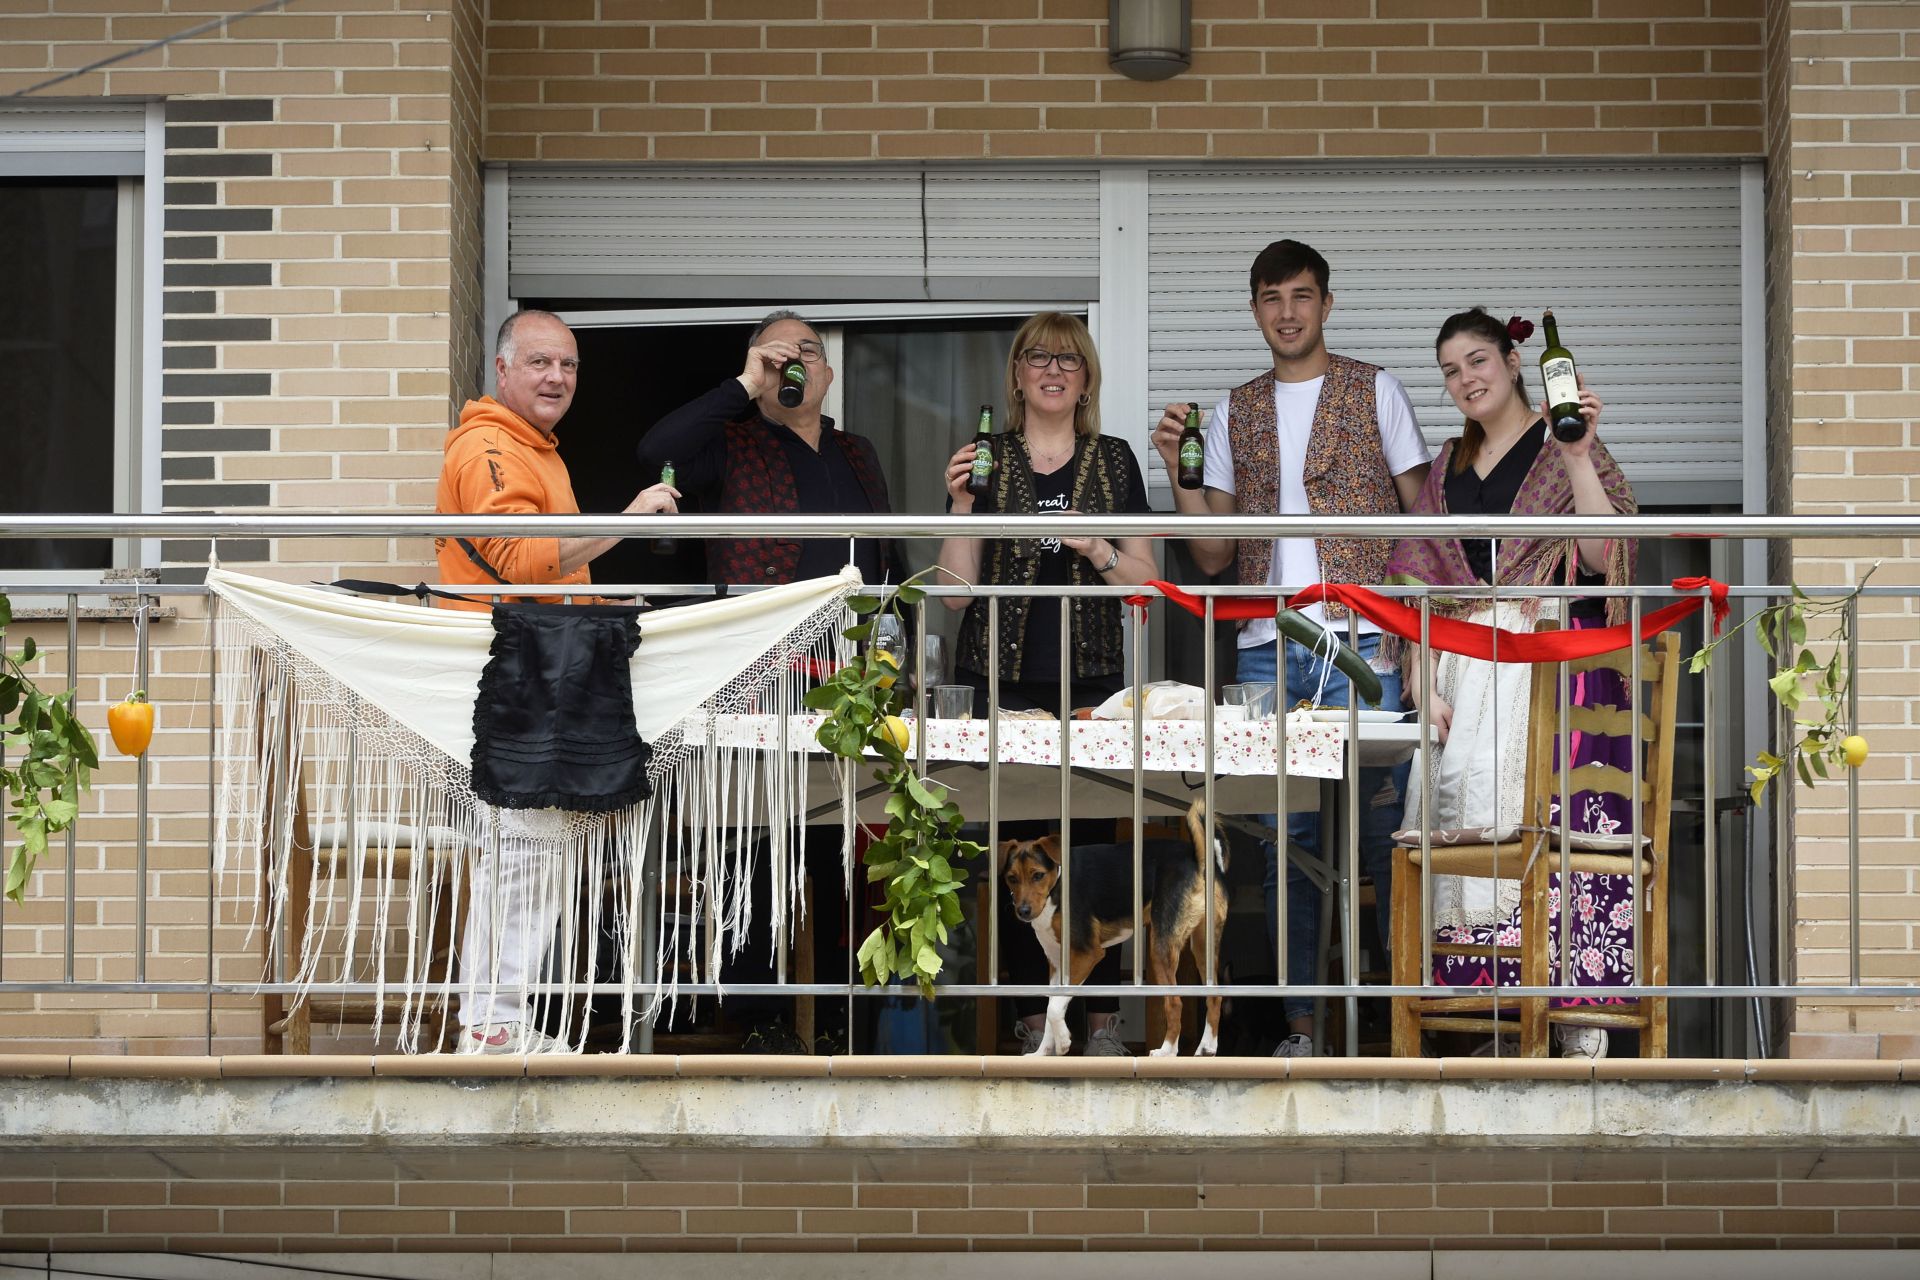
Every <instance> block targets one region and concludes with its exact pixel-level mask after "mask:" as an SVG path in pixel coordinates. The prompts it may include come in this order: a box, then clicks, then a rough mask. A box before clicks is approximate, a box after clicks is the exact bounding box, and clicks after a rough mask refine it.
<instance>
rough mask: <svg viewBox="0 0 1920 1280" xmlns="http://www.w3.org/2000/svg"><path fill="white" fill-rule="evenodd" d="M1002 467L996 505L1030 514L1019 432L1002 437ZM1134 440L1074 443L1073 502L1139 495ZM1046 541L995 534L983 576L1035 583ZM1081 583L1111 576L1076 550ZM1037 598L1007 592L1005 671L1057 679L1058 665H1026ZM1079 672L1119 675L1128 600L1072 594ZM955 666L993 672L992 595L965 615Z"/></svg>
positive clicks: (1120, 506) (1100, 505)
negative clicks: (1123, 604) (1130, 446)
mask: <svg viewBox="0 0 1920 1280" xmlns="http://www.w3.org/2000/svg"><path fill="white" fill-rule="evenodd" d="M999 448H1000V457H1001V459H1002V466H1001V467H1000V469H999V471H998V472H996V473H995V480H994V491H993V508H992V509H993V510H995V511H1000V512H1005V513H1008V514H1019V515H1027V514H1031V513H1032V512H1033V511H1034V510H1035V509H1036V508H1035V506H1034V493H1033V467H1032V464H1031V462H1030V461H1029V460H1028V457H1027V449H1026V444H1025V441H1024V440H1022V439H1021V438H1019V437H1018V436H1017V435H1016V434H1015V433H1014V432H1011V431H1009V432H1005V433H1003V434H1002V435H1001V436H1000V444H999ZM1127 453H1128V450H1127V442H1126V441H1124V440H1120V439H1118V438H1115V437H1112V436H1081V437H1080V438H1079V439H1078V440H1077V441H1075V442H1074V447H1073V461H1072V462H1071V463H1070V464H1068V465H1070V466H1071V467H1072V468H1073V509H1074V510H1075V511H1081V512H1086V513H1090V514H1105V513H1108V512H1116V511H1125V510H1126V509H1127V505H1128V503H1129V502H1131V501H1132V498H1133V494H1132V493H1131V491H1130V484H1131V475H1132V469H1131V468H1130V467H1129V466H1128V465H1127ZM1040 554H1041V553H1040V544H1039V540H1038V539H1034V538H989V539H987V540H986V542H985V545H984V546H983V547H982V548H981V557H980V581H981V582H982V583H983V584H987V585H990V586H1022V587H1024V586H1031V585H1033V583H1034V582H1035V581H1037V580H1038V579H1039V577H1040ZM1068 572H1069V574H1070V575H1071V579H1072V583H1073V585H1074V586H1076V587H1083V586H1099V585H1101V583H1102V581H1103V579H1102V578H1101V577H1100V575H1099V574H1098V573H1096V572H1095V571H1094V568H1093V566H1092V565H1091V564H1089V563H1088V562H1087V558H1086V557H1085V556H1081V555H1076V556H1074V557H1073V559H1072V564H1071V567H1070V568H1069V570H1068ZM1032 603H1033V602H1032V600H1031V599H1030V598H1029V597H1026V596H1002V597H1001V598H1000V678H1001V679H1002V680H1008V681H1017V680H1025V679H1035V680H1054V679H1058V673H1057V672H1053V671H1035V672H1026V671H1025V670H1024V669H1023V667H1022V662H1023V659H1024V655H1025V652H1026V635H1027V617H1028V615H1029V613H1030V612H1031V608H1032ZM1071 603H1072V609H1073V617H1072V621H1071V622H1070V623H1069V624H1068V625H1069V626H1070V627H1071V629H1072V643H1073V677H1074V679H1076V680H1086V679H1090V678H1092V677H1094V676H1104V675H1111V674H1113V673H1114V672H1116V671H1119V670H1120V669H1121V667H1122V665H1123V660H1122V642H1121V636H1120V625H1121V611H1120V601H1118V600H1110V599H1109V600H1101V599H1094V598H1090V597H1086V596H1074V597H1072V598H1071ZM955 665H957V666H961V667H965V668H966V669H967V670H969V671H978V672H982V673H984V672H986V671H987V669H988V668H987V602H986V601H985V600H975V601H973V603H971V604H969V605H968V606H967V613H966V617H965V618H963V619H962V620H961V622H960V638H959V646H958V657H957V659H956V663H955Z"/></svg>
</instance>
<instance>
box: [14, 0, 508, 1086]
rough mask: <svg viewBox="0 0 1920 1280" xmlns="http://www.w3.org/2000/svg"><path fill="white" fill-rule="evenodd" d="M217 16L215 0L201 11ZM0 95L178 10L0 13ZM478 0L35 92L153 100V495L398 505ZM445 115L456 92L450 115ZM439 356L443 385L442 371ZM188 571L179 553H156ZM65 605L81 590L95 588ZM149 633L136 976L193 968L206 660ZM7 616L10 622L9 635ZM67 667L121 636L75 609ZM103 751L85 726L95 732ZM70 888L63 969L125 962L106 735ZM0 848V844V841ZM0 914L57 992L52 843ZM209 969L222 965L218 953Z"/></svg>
mask: <svg viewBox="0 0 1920 1280" xmlns="http://www.w3.org/2000/svg"><path fill="white" fill-rule="evenodd" d="M239 7H242V6H226V8H227V9H233V8H239ZM0 9H3V10H4V11H0V49H4V50H5V57H4V59H0V93H10V92H14V91H16V90H19V89H23V88H25V87H27V86H29V85H32V84H35V83H38V82H40V81H43V80H46V79H48V78H50V77H51V76H53V75H56V74H58V73H60V72H61V71H64V70H67V69H71V68H74V67H78V66H80V65H82V64H84V63H87V62H90V61H93V60H96V59H99V58H103V57H106V56H108V55H111V54H114V53H117V52H121V51H124V50H127V49H131V48H133V47H135V46H137V45H139V44H142V43H144V42H147V41H150V40H154V39H158V38H161V37H164V36H167V35H171V34H174V33H177V32H179V31H181V30H183V29H185V28H187V27H190V26H193V25H195V24H197V23H200V22H202V21H204V20H205V19H206V17H207V16H208V12H209V7H208V6H207V5H204V4H197V3H195V4H181V3H179V2H178V0H123V2H121V3H113V2H111V0H108V2H106V3H91V4H84V5H81V4H68V3H66V2H65V0H45V2H43V3H38V4H33V5H25V4H10V5H6V6H0ZM480 23H481V14H480V8H479V6H477V5H475V4H471V3H458V4H456V3H455V0H337V2H329V0H302V3H300V4H298V5H296V6H293V7H292V9H291V10H289V11H287V12H283V13H276V14H270V15H263V16H260V17H254V18H248V19H245V20H244V21H241V22H238V23H235V24H233V25H232V26H230V27H229V28H228V29H227V30H226V31H225V32H224V33H220V34H212V35H205V36H200V37H197V38H194V39H192V40H187V41H183V42H181V43H178V44H174V45H171V46H169V47H167V48H164V49H161V50H158V51H154V52H150V53H146V54H142V55H140V56H139V57H136V58H133V59H130V60H128V61H126V62H122V63H117V64H115V65H114V66H112V67H109V68H107V69H105V70H102V71H98V72H94V73H90V74H88V75H86V76H82V77H80V78H78V79H75V80H71V81H68V82H66V83H64V84H62V85H60V86H58V87H57V88H55V89H54V90H52V91H50V93H49V94H47V95H43V96H50V97H65V98H77V99H87V98H95V97H101V96H114V97H121V98H142V97H162V98H164V99H165V100H166V121H167V124H166V159H165V183H164V187H163V190H161V191H158V192H149V193H148V199H149V200H150V201H155V202H158V203H159V204H160V205H161V206H162V213H161V216H162V218H163V220H164V227H165V231H166V241H165V245H166V250H165V251H166V263H165V267H164V277H165V297H164V299H163V308H164V325H163V331H162V340H163V343H164V348H163V356H162V363H163V377H164V382H163V396H164V399H163V404H162V408H161V417H162V422H163V428H162V441H161V445H162V449H163V459H162V473H163V476H164V480H165V489H164V493H165V499H164V500H165V502H166V504H167V506H168V508H169V509H173V510H203V509H219V510H222V511H246V510H287V509H299V508H308V509H321V510H329V511H333V510H353V509H371V510H421V509H426V508H429V507H430V506H431V503H432V487H431V486H432V484H433V480H434V476H435V475H436V473H437V471H438V466H439V457H440V448H441V442H442V439H443V436H444V434H445V430H446V427H447V424H448V422H449V420H450V417H451V412H452V406H453V405H454V404H455V403H456V402H457V399H458V398H460V397H463V396H464V395H465V393H466V391H467V389H468V387H469V386H470V383H471V372H470V371H471V370H473V369H474V368H476V367H477V365H478V362H479V351H480V343H479V332H478V326H479V316H480V302H479V269H480V247H479V246H480V233H479V218H480V200H479V171H478V151H479V140H478V139H479V129H480V105H479V58H480V44H481V26H480ZM456 107H457V108H458V110H457V112H456ZM456 371H458V373H456ZM220 550H221V556H222V559H223V560H224V561H226V562H227V563H236V562H247V561H254V560H265V559H268V558H272V559H274V560H276V561H277V562H279V563H281V564H284V565H288V566H290V569H289V570H288V572H291V573H293V574H295V575H297V576H299V577H303V578H307V577H322V576H334V573H335V571H336V570H346V571H349V572H351V571H353V570H355V569H356V568H368V567H372V568H374V569H375V570H377V573H378V576H382V577H386V576H391V574H392V572H393V570H392V566H393V565H394V564H395V563H396V562H401V563H405V562H409V561H411V562H415V563H423V562H425V561H426V559H427V555H426V551H425V548H424V546H414V545H410V544H406V543H399V544H396V543H393V542H390V541H387V540H358V541H356V540H350V539H330V540H307V541H301V542H293V541H289V542H284V543H281V544H279V545H278V546H271V545H269V544H268V543H266V542H264V541H257V540H233V541H223V542H222V544H221V548H220ZM163 553H164V554H165V555H166V557H167V558H168V559H169V560H170V561H172V562H174V563H175V564H177V565H178V566H179V568H178V570H177V571H176V573H175V576H178V577H188V578H191V577H196V576H197V573H198V567H199V566H200V565H202V564H204V563H205V556H206V546H205V544H204V543H203V542H191V541H183V542H177V543H168V544H167V545H166V546H165V547H163ZM101 603H102V601H100V600H97V599H88V600H85V601H83V604H85V605H87V606H94V605H98V604H101ZM173 603H175V604H178V605H179V607H180V609H181V617H180V619H179V620H178V621H168V622H160V623H157V624H155V626H154V629H153V639H154V645H155V648H154V659H153V661H154V671H155V676H154V678H153V679H151V680H150V681H149V682H148V688H149V691H150V692H151V693H152V694H153V696H154V699H155V701H156V702H159V703H160V704H161V708H160V717H161V725H162V730H161V733H160V735H159V738H158V740H157V743H156V746H155V749H154V753H153V761H154V781H155V784H156V790H155V792H154V797H153V817H152V821H151V824H150V828H149V837H150V842H151V847H150V855H149V856H150V866H151V870H150V877H149V887H150V889H151V892H152V894H153V897H154V900H153V902H152V907H151V915H150V926H151V931H150V934H149V946H148V950H149V954H150V955H151V956H152V957H153V959H152V960H151V961H150V963H149V968H148V976H149V977H150V978H154V979H175V980H194V981H197V980H199V979H201V978H202V977H204V974H205V962H204V959H203V957H204V955H205V950H206V937H207V934H206V928H207V925H206V910H207V908H206V900H207V871H206V865H207V835H206V818H205V814H206V806H207V777H206V774H207V766H206V759H207V736H206V710H205V707H206V701H205V699H206V689H205V680H204V676H205V673H206V671H207V663H208V657H207V650H206V647H205V644H204V627H203V623H202V621H201V617H202V615H201V611H200V609H199V604H198V602H197V601H195V600H192V599H188V600H185V601H184V602H181V601H177V600H176V601H173ZM25 632H26V628H23V627H15V628H14V629H13V631H12V634H11V635H10V636H9V639H10V640H12V641H13V642H15V644H16V645H17V643H18V641H19V639H20V638H21V636H22V635H23V634H25ZM35 635H36V638H37V639H38V640H39V641H40V642H41V644H42V645H43V646H46V647H47V654H46V656H45V657H44V658H43V659H42V660H41V661H40V662H39V663H38V664H37V670H36V675H37V677H38V678H39V679H41V680H42V681H43V682H45V683H46V684H48V685H49V686H50V687H59V686H61V685H62V684H64V683H65V680H66V669H65V668H66V664H65V656H64V647H65V628H64V625H61V624H58V623H55V624H52V625H48V626H45V627H40V628H38V629H37V630H36V631H35ZM81 637H82V640H81V643H82V654H81V661H80V663H79V667H78V679H79V685H80V689H81V699H82V706H83V708H84V709H85V710H84V714H85V715H86V718H87V720H88V722H89V723H90V724H91V725H92V726H93V727H94V728H95V729H96V730H99V731H103V730H104V710H103V709H104V706H105V705H106V703H108V702H110V701H112V700H114V699H117V698H118V697H120V696H122V695H123V694H124V693H125V692H126V691H127V690H128V689H129V688H131V687H132V686H131V677H132V671H133V658H132V643H133V628H132V626H131V625H130V624H129V623H127V622H124V621H119V622H111V621H89V622H88V623H86V624H85V625H83V627H82V631H81ZM103 741H104V739H103ZM107 755H108V759H107V760H106V762H105V767H104V768H103V770H102V773H101V775H100V777H99V783H100V786H99V787H98V789H97V790H96V793H95V795H94V796H93V797H92V798H91V799H90V800H89V808H88V810H87V817H86V819H85V823H84V826H83V834H84V839H83V842H82V843H81V844H80V846H79V849H78V851H77V853H78V857H77V862H78V866H77V874H76V875H75V877H74V885H73V887H74V890H75V898H76V913H77V923H78V929H77V932H76V935H75V938H74V944H75V952H76V964H75V974H76V976H77V977H79V978H81V979H83V980H84V979H99V980H107V981H115V980H120V981H124V980H128V979H130V978H131V976H132V973H131V968H132V961H131V956H132V955H133V952H134V949H135V948H134V945H133V935H132V919H133V906H132V899H133V887H134V879H133V866H134V849H133V837H134V830H133V829H134V817H133V796H132V790H131V783H132V777H133V770H132V767H131V765H130V764H129V763H128V762H126V761H124V760H122V759H119V758H118V757H115V756H114V755H113V754H112V752H111V748H108V749H107ZM6 835H7V836H8V837H9V838H8V839H7V840H6V841H5V845H6V847H7V848H9V849H10V848H11V847H12V846H13V844H14V840H13V839H12V838H11V837H12V832H11V830H10V829H9V830H8V831H7V832H6ZM42 867H43V870H42V872H41V873H40V874H39V875H38V876H37V877H36V879H35V880H34V881H33V883H32V884H30V885H29V887H28V894H29V899H30V900H29V902H28V903H27V904H26V905H22V906H8V907H5V908H0V937H3V939H4V953H3V954H4V959H0V974H4V976H5V977H6V978H7V979H9V980H23V981H26V980H58V979H59V978H60V976H61V973H62V972H63V969H64V951H65V948H66V937H65V930H64V927H63V925H62V919H63V916H64V899H65V895H66V892H67V879H66V874H65V854H64V849H63V848H62V847H61V846H60V845H58V844H56V847H55V851H54V853H53V855H52V856H50V857H49V858H48V859H46V860H45V861H44V862H43V863H42ZM245 925H246V918H245V915H244V913H241V914H235V913H232V912H228V913H227V916H226V918H225V919H223V920H222V921H221V922H220V923H219V931H218V932H217V933H216V938H215V941H216V948H217V950H218V951H219V952H220V954H221V955H222V956H223V957H225V959H223V961H222V965H223V977H224V978H230V979H232V980H235V981H244V980H246V979H248V978H250V977H252V976H255V975H256V974H257V973H258V967H257V964H255V965H253V966H252V967H251V968H249V967H247V966H248V965H249V963H250V962H249V961H248V960H247V959H246V957H247V956H248V955H249V954H250V953H251V951H252V948H251V946H250V945H249V944H248V943H247V940H246V929H245ZM229 965H231V966H234V967H232V968H227V967H226V966H229ZM257 1009H258V1002H257V1001H251V1000H244V999H236V1000H223V1001H221V1002H219V1003H218V1004H217V1005H216V1008H215V1011H214V1012H215V1016H214V1021H213V1027H212V1031H213V1034H214V1037H215V1044H216V1045H222V1044H224V1045H227V1046H228V1047H229V1048H232V1049H243V1048H253V1047H257V1046H258V1044H259V1040H258V1021H259V1020H258V1014H257ZM207 1032H208V1019H207V1005H206V1001H205V999H204V998H203V997H202V998H193V997H172V996H168V997H155V998H136V997H125V996H84V997H61V996H34V995H24V996H23V995H10V996H7V997H5V998H4V1000H0V1039H10V1040H16V1041H21V1042H28V1043H49V1044H53V1043H58V1044H68V1045H72V1046H75V1047H76V1048H77V1047H80V1046H83V1045H87V1044H89V1043H91V1044H92V1046H93V1047H94V1049H96V1050H108V1051H114V1050H120V1049H123V1048H125V1047H126V1046H128V1045H129V1044H132V1045H136V1046H140V1047H144V1048H146V1049H149V1050H154V1049H163V1048H165V1047H166V1046H169V1045H171V1046H172V1047H174V1048H175V1049H178V1050H181V1051H187V1052H192V1051H195V1049H196V1047H199V1048H204V1047H205V1046H206V1043H207V1041H206V1039H205V1037H206V1035H207Z"/></svg>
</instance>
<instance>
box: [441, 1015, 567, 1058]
mask: <svg viewBox="0 0 1920 1280" xmlns="http://www.w3.org/2000/svg"><path fill="white" fill-rule="evenodd" d="M457 1052H459V1053H500V1054H512V1055H514V1056H516V1057H517V1056H519V1055H521V1054H526V1053H564V1052H566V1049H565V1047H564V1046H562V1045H561V1043H560V1042H559V1041H558V1040H556V1039H554V1038H553V1037H552V1036H550V1035H548V1034H546V1033H545V1032H544V1031H541V1030H539V1029H538V1028H536V1027H530V1026H528V1025H527V1024H526V1023H524V1022H496V1023H493V1024H491V1025H488V1026H484V1027H462V1028H461V1029H460V1048H459V1049H458V1050H457Z"/></svg>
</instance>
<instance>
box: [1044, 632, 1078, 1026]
mask: <svg viewBox="0 0 1920 1280" xmlns="http://www.w3.org/2000/svg"><path fill="white" fill-rule="evenodd" d="M1056 598H1057V599H1058V600H1059V602H1060V626H1059V635H1060V972H1059V973H1057V974H1056V975H1055V976H1054V981H1055V983H1056V985H1058V986H1060V987H1061V988H1063V989H1064V988H1065V987H1066V986H1068V985H1069V984H1070V983H1071V982H1072V981H1073V635H1072V630H1071V626H1070V624H1071V622H1072V620H1073V601H1072V599H1070V598H1069V597H1067V596H1064V595H1062V596H1058V597H1056ZM1049 1020H1051V1019H1049Z"/></svg>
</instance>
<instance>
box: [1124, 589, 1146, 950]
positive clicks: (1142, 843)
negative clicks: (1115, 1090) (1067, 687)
mask: <svg viewBox="0 0 1920 1280" xmlns="http://www.w3.org/2000/svg"><path fill="white" fill-rule="evenodd" d="M1121 607H1122V608H1126V606H1124V605H1123V606H1121ZM1126 612H1127V614H1128V615H1129V617H1128V621H1129V622H1130V623H1131V624H1132V626H1133V985H1134V986H1136V987H1137V986H1141V985H1142V977H1141V972H1142V967H1143V965H1144V962H1145V959H1146V947H1145V946H1144V945H1143V938H1144V935H1143V934H1142V933H1141V931H1140V890H1141V887H1142V885H1143V883H1144V881H1142V879H1141V874H1142V872H1141V866H1142V863H1143V862H1144V861H1145V860H1146V845H1147V830H1146V820H1147V814H1146V803H1145V801H1146V763H1147V762H1146V737H1147V734H1146V716H1147V709H1146V697H1145V694H1146V685H1147V680H1146V665H1147V662H1146V644H1147V627H1146V622H1147V610H1146V606H1145V605H1142V606H1140V607H1139V608H1134V609H1127V610H1126Z"/></svg>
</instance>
